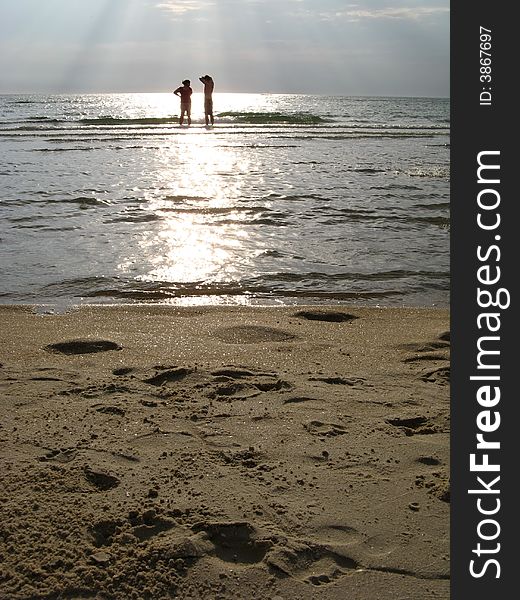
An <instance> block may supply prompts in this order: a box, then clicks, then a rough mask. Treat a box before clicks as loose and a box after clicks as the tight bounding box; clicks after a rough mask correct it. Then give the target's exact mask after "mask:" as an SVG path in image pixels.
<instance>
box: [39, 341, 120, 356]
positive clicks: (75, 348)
mask: <svg viewBox="0 0 520 600" xmlns="http://www.w3.org/2000/svg"><path fill="white" fill-rule="evenodd" d="M44 350H47V351H48V352H57V353H60V354H91V353H94V352H107V351H108V350H122V347H121V346H120V345H119V344H116V342H111V341H110V340H83V339H77V340H68V341H66V342H57V343H56V344H48V345H47V346H44Z"/></svg>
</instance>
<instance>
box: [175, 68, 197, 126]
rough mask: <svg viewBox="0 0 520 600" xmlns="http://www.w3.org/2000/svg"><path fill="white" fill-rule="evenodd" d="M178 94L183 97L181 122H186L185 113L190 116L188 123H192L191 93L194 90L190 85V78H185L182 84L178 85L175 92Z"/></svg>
mask: <svg viewBox="0 0 520 600" xmlns="http://www.w3.org/2000/svg"><path fill="white" fill-rule="evenodd" d="M173 93H174V94H175V95H176V96H180V99H181V118H180V121H179V122H180V124H181V125H182V124H183V123H184V113H186V115H187V117H188V125H191V95H192V93H193V90H192V89H191V87H190V80H189V79H185V80H184V81H183V82H182V85H181V86H180V87H178V88H177V89H176V90H175V91H174V92H173Z"/></svg>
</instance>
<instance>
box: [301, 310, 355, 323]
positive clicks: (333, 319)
mask: <svg viewBox="0 0 520 600" xmlns="http://www.w3.org/2000/svg"><path fill="white" fill-rule="evenodd" d="M294 316H295V317H300V318H302V319H307V320H308V321H326V322H328V323H346V322H350V321H353V320H354V319H358V318H359V317H356V316H355V315H351V314H349V313H346V312H340V311H333V310H301V311H299V312H297V313H295V314H294Z"/></svg>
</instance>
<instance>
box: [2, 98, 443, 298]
mask: <svg viewBox="0 0 520 600" xmlns="http://www.w3.org/2000/svg"><path fill="white" fill-rule="evenodd" d="M202 105H203V101H202V96H201V95H197V94H194V96H193V110H194V112H193V123H192V126H191V127H190V128H186V127H180V126H179V124H178V118H177V113H178V108H179V106H178V99H177V98H176V97H175V96H173V95H171V94H109V95H73V96H12V95H11V96H9V95H8V96H0V138H1V146H0V158H1V161H0V190H1V193H0V211H1V216H2V218H1V219H0V271H1V274H2V283H1V286H0V302H2V303H41V304H56V305H70V304H80V303H93V302H103V303H107V302H108V303H114V302H115V303H121V302H136V301H137V302H163V303H182V304H197V303H211V304H218V303H240V304H247V303H262V304H275V303H282V304H283V303H285V304H290V303H305V304H312V303H320V302H327V303H335V302H349V303H354V304H355V303H357V304H366V305H382V306H390V305H391V306H400V305H407V306H414V305H416V306H417V305H424V306H433V305H435V306H447V305H448V303H449V101H448V100H447V99H427V98H349V97H323V96H299V95H269V94H263V95H255V94H215V98H214V106H215V116H216V121H215V127H213V128H209V129H208V128H206V127H204V123H203V115H202V113H201V109H202Z"/></svg>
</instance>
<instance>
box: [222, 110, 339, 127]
mask: <svg viewBox="0 0 520 600" xmlns="http://www.w3.org/2000/svg"><path fill="white" fill-rule="evenodd" d="M217 117H218V118H219V119H222V118H224V119H230V120H232V121H233V122H235V123H250V124H255V123H258V124H260V125H268V124H271V123H276V124H279V123H290V124H292V125H314V124H319V123H331V122H333V121H332V119H325V118H324V117H320V116H319V115H313V114H311V113H281V112H233V111H230V112H221V113H218V115H217Z"/></svg>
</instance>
